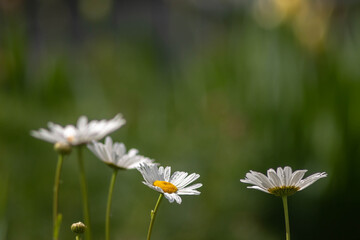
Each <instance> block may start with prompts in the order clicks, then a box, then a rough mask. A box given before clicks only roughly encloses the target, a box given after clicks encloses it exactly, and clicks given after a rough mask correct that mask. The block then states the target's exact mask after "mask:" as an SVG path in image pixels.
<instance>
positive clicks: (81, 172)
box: [78, 145, 91, 240]
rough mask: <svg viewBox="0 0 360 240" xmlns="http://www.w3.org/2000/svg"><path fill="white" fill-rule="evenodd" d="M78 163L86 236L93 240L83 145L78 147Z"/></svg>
mask: <svg viewBox="0 0 360 240" xmlns="http://www.w3.org/2000/svg"><path fill="white" fill-rule="evenodd" d="M78 163H79V177H80V187H81V193H82V199H83V214H84V221H85V225H86V226H87V230H86V233H85V236H86V238H87V239H88V240H91V227H90V226H91V225H90V211H89V202H88V194H87V183H86V176H85V167H84V159H83V154H82V146H81V145H80V146H78Z"/></svg>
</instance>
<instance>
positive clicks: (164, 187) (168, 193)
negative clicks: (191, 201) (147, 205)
mask: <svg viewBox="0 0 360 240" xmlns="http://www.w3.org/2000/svg"><path fill="white" fill-rule="evenodd" d="M138 170H139V171H140V173H141V174H142V176H143V178H144V180H145V181H143V183H144V184H145V185H147V186H148V187H150V188H152V189H154V190H155V191H158V192H160V193H162V194H163V195H164V196H165V197H166V198H167V199H168V200H169V202H170V203H172V202H174V200H175V201H176V202H177V203H178V204H181V202H182V199H181V197H180V196H179V195H199V194H200V192H199V191H197V190H196V189H198V188H200V187H201V186H202V184H201V183H197V184H194V185H191V186H189V187H187V186H188V185H189V184H190V183H192V182H194V181H195V180H196V179H198V178H199V177H200V175H199V174H197V173H192V174H190V175H189V174H188V173H187V172H178V171H177V172H174V173H173V174H172V175H171V167H165V168H164V167H162V166H161V167H159V168H158V167H157V166H156V165H149V164H140V166H139V167H138ZM170 175H171V176H170Z"/></svg>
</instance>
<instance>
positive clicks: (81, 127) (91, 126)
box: [31, 114, 125, 146]
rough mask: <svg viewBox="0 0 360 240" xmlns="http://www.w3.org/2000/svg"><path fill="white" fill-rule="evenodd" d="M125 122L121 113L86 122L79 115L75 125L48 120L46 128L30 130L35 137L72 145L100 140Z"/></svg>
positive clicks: (85, 119) (85, 118) (84, 118)
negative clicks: (106, 118)
mask: <svg viewBox="0 0 360 240" xmlns="http://www.w3.org/2000/svg"><path fill="white" fill-rule="evenodd" d="M124 124H125V119H124V118H123V117H122V115H121V114H117V115H116V116H115V117H114V118H112V119H110V120H105V119H103V120H100V121H98V120H93V121H90V122H88V119H87V117H86V116H81V117H80V118H79V119H78V121H77V124H76V126H74V125H67V126H65V127H62V126H60V125H58V124H55V123H52V122H49V123H48V128H49V130H47V129H44V128H41V129H39V130H38V131H31V135H32V136H33V137H35V138H38V139H41V140H44V141H47V142H51V143H54V144H55V143H58V142H61V143H68V144H70V145H72V146H77V145H81V144H86V143H89V142H91V141H94V140H100V139H102V138H103V137H105V136H106V135H108V134H110V133H112V132H113V131H115V130H117V129H118V128H120V127H121V126H122V125H124Z"/></svg>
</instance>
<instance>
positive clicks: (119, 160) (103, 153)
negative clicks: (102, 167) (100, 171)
mask: <svg viewBox="0 0 360 240" xmlns="http://www.w3.org/2000/svg"><path fill="white" fill-rule="evenodd" d="M88 148H89V149H90V151H92V152H93V153H94V154H95V155H96V156H97V157H98V158H99V159H100V160H102V161H103V162H104V163H106V164H107V165H109V166H110V167H113V168H115V169H134V168H137V167H139V165H140V164H141V163H147V164H153V162H154V160H152V159H150V158H147V157H144V156H141V155H138V153H139V151H138V150H137V149H134V148H132V149H130V150H129V151H128V152H126V147H125V145H124V144H123V143H118V142H115V143H113V140H112V139H111V137H106V138H105V143H101V142H96V141H93V142H92V143H91V144H90V143H89V144H88Z"/></svg>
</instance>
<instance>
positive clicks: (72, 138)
mask: <svg viewBox="0 0 360 240" xmlns="http://www.w3.org/2000/svg"><path fill="white" fill-rule="evenodd" d="M66 140H67V141H68V142H69V143H72V142H73V141H74V136H69V137H67V138H66Z"/></svg>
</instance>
